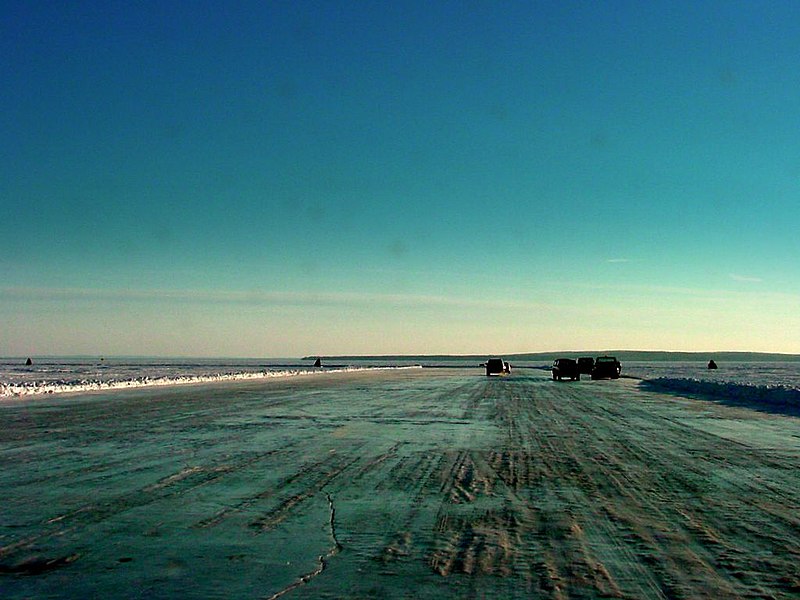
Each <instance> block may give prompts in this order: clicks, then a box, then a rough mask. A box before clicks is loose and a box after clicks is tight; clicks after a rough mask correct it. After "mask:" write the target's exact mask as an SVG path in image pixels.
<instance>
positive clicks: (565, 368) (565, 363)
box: [553, 358, 581, 381]
mask: <svg viewBox="0 0 800 600" xmlns="http://www.w3.org/2000/svg"><path fill="white" fill-rule="evenodd" d="M564 377H568V378H569V379H572V380H573V381H580V380H581V374H580V372H579V371H578V363H576V362H575V361H574V360H573V359H571V358H557V359H556V360H555V361H554V362H553V381H556V380H557V381H561V380H562V379H563V378H564Z"/></svg>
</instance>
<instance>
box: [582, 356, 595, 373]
mask: <svg viewBox="0 0 800 600" xmlns="http://www.w3.org/2000/svg"><path fill="white" fill-rule="evenodd" d="M592 367H594V359H593V358H592V357H591V356H582V357H581V358H579V359H578V373H582V374H584V375H591V374H592Z"/></svg>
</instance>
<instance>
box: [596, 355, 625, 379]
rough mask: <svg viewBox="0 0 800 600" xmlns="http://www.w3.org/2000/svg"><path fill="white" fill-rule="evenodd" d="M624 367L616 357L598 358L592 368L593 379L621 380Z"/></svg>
mask: <svg viewBox="0 0 800 600" xmlns="http://www.w3.org/2000/svg"><path fill="white" fill-rule="evenodd" d="M621 372H622V365H621V364H619V361H618V360H617V359H616V357H614V356H598V357H597V359H596V360H595V361H594V367H592V379H608V378H611V379H619V374H620V373H621Z"/></svg>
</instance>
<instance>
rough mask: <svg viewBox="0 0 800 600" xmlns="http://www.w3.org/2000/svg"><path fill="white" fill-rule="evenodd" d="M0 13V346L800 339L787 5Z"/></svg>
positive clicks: (268, 351) (463, 348)
mask: <svg viewBox="0 0 800 600" xmlns="http://www.w3.org/2000/svg"><path fill="white" fill-rule="evenodd" d="M0 11H2V14H1V15H0V81H1V82H2V85H0V140H2V143H1V144H0V159H2V160H0V204H1V205H2V215H3V218H2V220H0V321H2V328H0V355H6V356H27V355H33V356H41V355H58V354H90V355H172V356H178V355H180V356H251V357H270V356H271V357H278V356H302V355H307V354H350V353H362V354H364V353H367V354H382V353H383V354H386V353H501V352H508V353H510V352H525V351H548V350H568V349H576V350H578V349H652V350H689V351H693V350H695V351H711V350H742V351H772V352H790V353H800V236H798V223H800V3H797V2H794V1H771V2H758V3H755V2H737V1H725V2H722V1H719V2H717V1H704V2H696V1H693V2H674V1H669V2H638V1H630V2H623V1H613V2H555V1H554V2H503V3H494V2H483V1H467V2H433V3H428V2H397V3H391V5H387V4H386V3H371V2H363V3H354V2H304V1H293V2H199V1H190V2H177V1H167V2H163V1H158V2H155V1H154V2H148V1H145V2H135V3H134V2H108V1H103V2H100V1H97V2H86V1H76V2H64V3H59V2H8V1H2V2H0Z"/></svg>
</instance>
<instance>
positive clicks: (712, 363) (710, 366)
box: [708, 359, 717, 370]
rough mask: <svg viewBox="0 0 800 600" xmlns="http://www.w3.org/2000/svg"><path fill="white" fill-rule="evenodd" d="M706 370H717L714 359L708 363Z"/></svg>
mask: <svg viewBox="0 0 800 600" xmlns="http://www.w3.org/2000/svg"><path fill="white" fill-rule="evenodd" d="M708 368H709V369H712V370H713V369H716V368H717V363H715V362H714V359H711V360H710V361H708Z"/></svg>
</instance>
